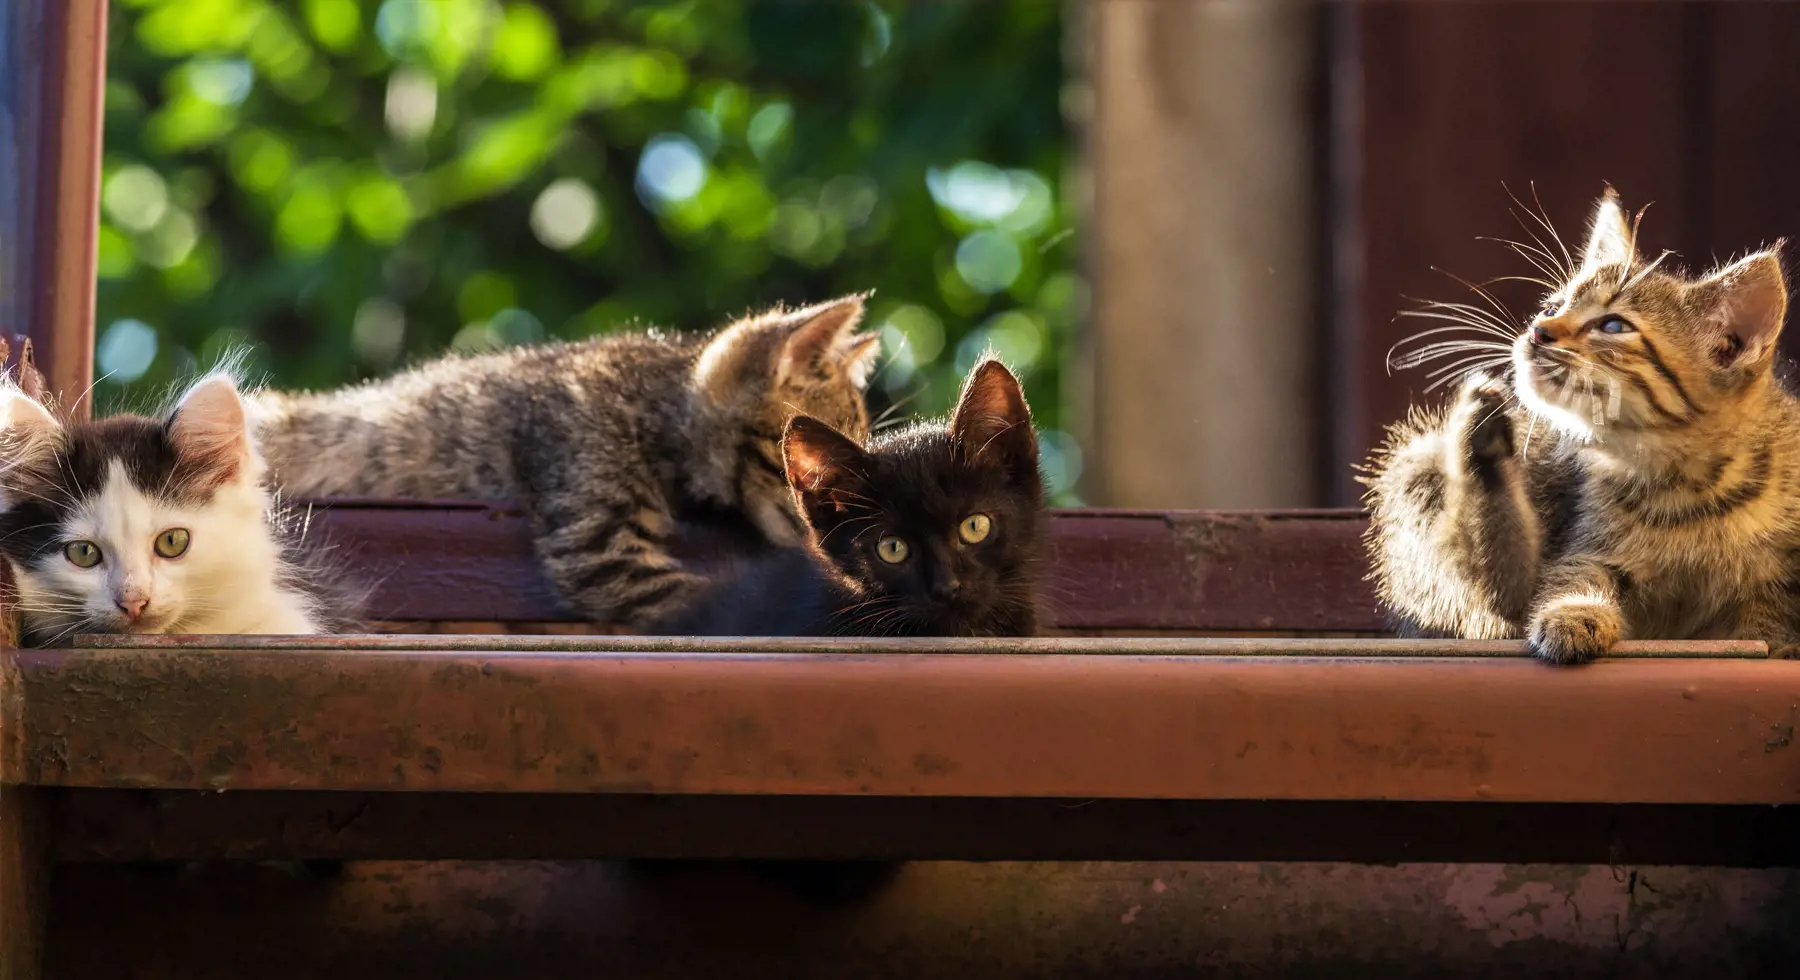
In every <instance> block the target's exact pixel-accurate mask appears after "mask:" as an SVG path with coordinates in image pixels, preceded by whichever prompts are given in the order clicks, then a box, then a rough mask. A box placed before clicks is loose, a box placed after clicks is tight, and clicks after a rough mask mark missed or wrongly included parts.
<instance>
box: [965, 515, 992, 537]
mask: <svg viewBox="0 0 1800 980" xmlns="http://www.w3.org/2000/svg"><path fill="white" fill-rule="evenodd" d="M993 532H994V521H993V518H991V517H989V516H987V515H986V514H970V515H969V516H967V517H965V518H963V520H962V523H961V524H958V525H957V526H956V536H957V537H959V538H962V539H963V540H964V541H966V542H968V543H969V544H980V543H981V542H983V541H986V540H987V536H988V535H989V534H992V533H993Z"/></svg>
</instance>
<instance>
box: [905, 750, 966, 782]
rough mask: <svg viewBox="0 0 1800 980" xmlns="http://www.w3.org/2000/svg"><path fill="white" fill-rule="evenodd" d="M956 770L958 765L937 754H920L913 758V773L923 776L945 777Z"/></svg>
mask: <svg viewBox="0 0 1800 980" xmlns="http://www.w3.org/2000/svg"><path fill="white" fill-rule="evenodd" d="M955 769H956V763H954V762H952V761H950V759H948V758H947V757H945V756H941V755H938V754H937V753H935V752H920V753H919V754H918V755H915V756H913V772H916V773H918V774H919V775H921V776H944V775H948V774H949V773H951V772H953V771H954V770H955Z"/></svg>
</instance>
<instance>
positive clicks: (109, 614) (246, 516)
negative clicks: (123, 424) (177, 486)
mask: <svg viewBox="0 0 1800 980" xmlns="http://www.w3.org/2000/svg"><path fill="white" fill-rule="evenodd" d="M152 489H153V488H152ZM263 506H264V501H263V500H262V494H261V493H260V492H258V491H257V490H256V488H255V487H246V486H243V485H242V484H241V483H239V482H233V483H229V484H226V485H225V486H222V487H220V488H218V489H217V490H216V491H215V492H214V493H213V496H212V499H211V500H209V501H205V502H189V503H185V504H184V503H182V502H180V501H177V500H174V499H171V498H168V497H163V496H157V495H155V494H154V493H153V492H151V490H150V489H147V488H144V487H140V486H138V485H137V484H136V483H135V482H134V481H133V480H132V477H131V473H130V472H129V471H128V470H127V469H126V467H125V464H124V462H123V461H121V460H120V459H117V458H115V459H112V460H109V461H108V463H107V466H106V470H105V473H104V475H103V478H102V480H101V483H100V486H99V487H98V488H97V489H96V490H94V492H92V493H90V494H88V495H86V496H85V497H84V498H83V499H82V501H81V503H80V505H79V506H76V507H72V508H70V509H69V511H68V512H67V516H66V518H65V519H64V520H63V522H62V524H61V526H60V528H59V529H58V534H57V540H58V541H60V542H61V543H62V546H61V547H60V548H58V549H57V550H56V551H55V552H54V553H53V554H51V555H48V556H45V558H44V559H43V560H40V561H39V562H37V563H35V564H33V565H27V566H25V567H24V568H22V569H20V571H19V573H18V582H19V600H20V606H21V609H22V611H24V612H25V613H26V615H27V616H31V617H33V618H40V617H41V618H42V619H43V620H44V622H43V624H42V625H41V626H39V627H38V628H36V629H34V630H33V632H35V633H41V632H44V631H45V630H46V629H48V630H51V631H66V630H69V629H75V630H78V631H82V632H100V633H171V632H184V631H185V630H186V629H187V628H191V627H192V626H193V624H194V623H195V622H197V621H199V620H201V619H204V618H206V617H209V616H214V615H217V614H218V613H220V612H222V611H224V610H225V609H226V608H227V607H228V605H229V603H230V602H231V601H232V598H233V594H234V592H236V591H240V590H241V588H242V585H243V582H244V578H243V576H245V575H246V574H254V573H255V570H256V567H257V566H258V565H261V564H262V563H263V562H266V561H267V556H266V555H265V554H259V553H258V552H262V551H266V549H265V548H262V547H259V542H261V541H262V540H263V539H264V538H266V537H267V531H266V529H265V528H264V527H263Z"/></svg>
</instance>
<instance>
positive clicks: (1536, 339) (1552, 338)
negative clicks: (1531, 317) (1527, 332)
mask: <svg viewBox="0 0 1800 980" xmlns="http://www.w3.org/2000/svg"><path fill="white" fill-rule="evenodd" d="M1531 342H1532V343H1534V344H1554V343H1556V335H1555V334H1552V333H1551V332H1550V331H1548V330H1545V329H1544V328H1543V327H1542V326H1536V327H1532V328H1531Z"/></svg>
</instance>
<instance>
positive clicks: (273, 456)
mask: <svg viewBox="0 0 1800 980" xmlns="http://www.w3.org/2000/svg"><path fill="white" fill-rule="evenodd" d="M862 315H863V297H861V296H851V297H846V298H843V299H839V300H836V301H834V302H831V303H825V304H822V305H819V306H814V307H808V308H805V309H799V310H781V309H778V310H775V311H772V312H769V313H765V314H763V315H760V316H755V317H750V318H748V319H745V320H741V321H739V322H737V323H734V324H732V325H731V326H729V327H727V328H725V329H724V330H721V331H719V332H717V333H714V334H711V335H707V336H699V337H696V336H691V335H683V334H671V333H662V332H656V331H650V332H645V333H625V334H613V335H608V336H605V337H600V338H596V339H593V340H589V341H585V342H578V343H562V344H549V345H544V346H538V347H524V348H514V349H510V350H505V351H499V352H494V353H489V354H483V355H479V356H473V357H450V358H444V359H440V360H437V361H433V362H430V363H427V364H424V365H422V366H420V367H418V368H415V369H413V370H410V371H407V372H404V373H402V374H399V375H397V376H395V377H392V378H388V379H386V380H383V381H378V382H374V383H371V384H367V385H362V386H359V387H354V388H348V389H344V390H341V391H334V392H327V393H323V394H287V393H266V394H264V395H263V396H261V397H260V398H259V399H258V402H257V409H258V416H259V421H260V424H259V430H258V434H259V437H260V439H261V442H262V445H263V447H264V451H265V453H266V454H267V455H268V457H269V459H270V462H271V464H272V466H273V467H274V470H275V472H276V474H277V476H278V478H279V479H280V480H281V481H282V482H283V484H284V485H285V486H286V487H287V488H288V490H289V492H290V493H292V494H294V495H297V496H302V497H316V496H325V495H352V496H397V497H465V498H467V497H473V498H483V499H512V500H517V501H519V502H520V503H521V504H523V505H524V507H525V509H526V511H527V513H528V515H529V517H530V520H531V525H532V530H533V535H534V545H535V548H536V551H537V554H538V557H539V559H540V560H541V561H542V563H543V565H544V568H545V570H546V571H547V572H548V573H549V576H550V578H551V580H552V581H553V582H554V583H555V584H556V586H557V587H558V589H559V590H560V592H561V594H562V596H563V597H564V599H565V600H566V601H568V602H569V603H570V605H571V606H572V608H574V609H575V610H576V611H578V612H580V613H581V614H582V615H584V616H585V617H587V618H588V619H589V620H591V621H592V622H593V623H595V624H596V625H598V626H601V627H606V628H621V629H627V630H641V629H642V628H644V627H645V626H647V625H649V624H652V623H655V622H658V621H660V620H661V619H663V618H665V617H666V616H667V615H668V614H669V612H670V611H671V610H673V609H675V608H678V607H679V606H680V605H681V604H682V603H683V602H685V601H687V600H688V599H689V598H690V597H691V596H692V595H693V593H694V592H695V590H696V589H697V588H698V587H699V585H700V581H699V579H698V577H697V576H696V575H694V574H693V573H691V572H689V571H688V570H687V569H685V568H684V567H683V566H682V565H681V563H680V562H679V561H678V560H676V559H675V558H674V557H672V556H671V555H670V554H669V552H668V547H667V545H668V539H669V535H670V533H671V531H672V529H673V527H674V522H675V521H676V520H677V519H678V518H680V517H681V516H683V515H684V514H689V513H712V512H725V513H728V514H737V515H739V516H740V517H741V518H747V519H748V520H749V522H750V523H752V524H753V525H754V526H755V527H757V528H758V529H759V530H760V531H761V532H762V534H763V535H764V536H765V537H767V538H768V539H769V540H771V541H773V542H775V543H777V544H798V543H799V541H800V539H801V533H802V531H801V527H800V524H799V520H798V518H797V517H796V515H795V513H794V509H793V501H792V498H791V496H790V495H789V493H788V490H787V484H786V479H785V473H784V470H783V464H782V457H781V434H782V427H783V426H784V425H785V424H786V423H787V421H788V419H789V418H791V417H792V416H793V415H794V414H796V413H805V414H808V415H812V416H814V417H817V418H822V419H827V420H829V421H830V422H831V423H832V424H834V425H837V426H839V427H841V428H842V429H843V431H845V432H848V433H852V434H854V435H855V436H856V437H857V438H859V439H861V438H866V437H867V435H868V431H869V420H868V412H867V409H866V407H865V405H864V399H863V389H864V386H865V385H866V383H867V379H868V375H869V370H870V367H871V366H872V363H873V361H874V358H875V356H876V355H877V354H878V353H879V341H878V338H877V336H876V335H873V334H858V333H856V327H857V324H858V323H859V322H860V321H861V319H862Z"/></svg>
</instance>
